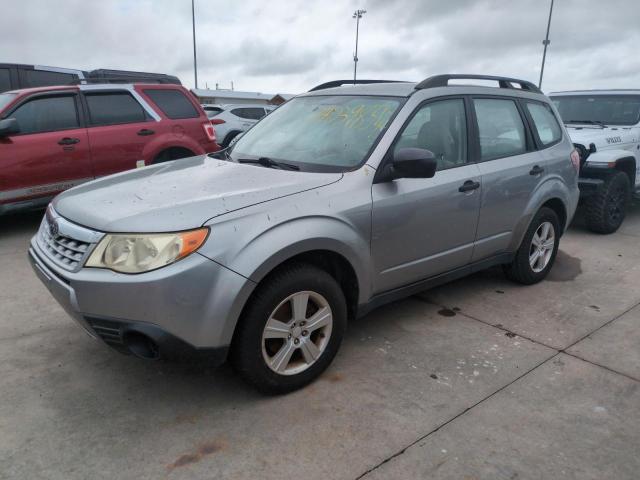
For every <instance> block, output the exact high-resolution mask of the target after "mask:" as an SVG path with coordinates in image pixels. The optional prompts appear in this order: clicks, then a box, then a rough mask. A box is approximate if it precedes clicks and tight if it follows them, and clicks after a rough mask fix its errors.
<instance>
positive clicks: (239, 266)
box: [201, 215, 371, 298]
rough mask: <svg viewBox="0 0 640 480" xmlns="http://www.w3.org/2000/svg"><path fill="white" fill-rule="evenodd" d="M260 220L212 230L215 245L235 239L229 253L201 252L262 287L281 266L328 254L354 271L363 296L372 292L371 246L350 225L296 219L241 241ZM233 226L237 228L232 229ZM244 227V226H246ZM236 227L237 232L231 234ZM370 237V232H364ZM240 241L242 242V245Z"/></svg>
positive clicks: (327, 219) (324, 219)
mask: <svg viewBox="0 0 640 480" xmlns="http://www.w3.org/2000/svg"><path fill="white" fill-rule="evenodd" d="M257 220H258V219H247V220H245V221H244V222H239V224H238V223H237V222H233V221H231V222H224V223H218V224H216V225H214V226H213V227H212V243H218V240H216V239H219V244H220V245H224V244H225V243H226V238H231V237H235V239H236V241H235V242H233V243H226V244H227V245H233V247H231V248H230V249H227V250H226V251H224V252H222V251H218V252H216V251H215V248H214V249H204V250H201V252H202V253H203V254H204V255H207V256H209V257H210V258H212V259H213V260H215V261H217V262H219V263H221V264H223V265H224V266H226V267H227V268H230V269H232V270H233V271H235V272H238V273H239V274H240V275H242V276H244V277H246V278H248V279H250V280H251V281H253V282H255V283H259V282H260V281H261V280H262V279H264V277H265V276H266V275H267V274H268V273H269V272H271V271H272V270H273V269H274V268H276V267H277V266H278V265H280V264H282V263H283V262H285V261H287V260H289V259H290V258H292V257H294V256H296V255H299V254H301V253H305V252H310V251H313V250H328V251H331V252H333V253H336V254H338V255H340V256H342V257H343V258H344V259H345V260H346V261H347V262H349V264H350V265H351V267H352V268H353V270H354V272H355V275H356V277H357V280H358V285H359V291H360V295H361V296H363V298H364V297H366V296H367V295H368V293H369V291H370V281H369V279H370V278H371V276H370V261H369V255H370V245H369V240H368V236H363V235H362V234H361V233H359V231H358V230H357V229H356V228H354V225H352V224H351V223H350V222H349V221H347V220H344V219H340V218H335V217H329V216H324V215H314V216H306V217H301V218H294V219H290V220H286V221H283V222H280V223H277V222H273V223H274V225H270V226H268V227H267V228H265V229H264V230H263V231H260V232H259V233H256V234H254V235H251V234H250V235H251V236H250V238H249V239H246V241H245V240H242V239H238V233H239V230H240V231H242V230H247V229H250V228H251V227H250V226H251V225H252V224H253V225H255V222H256V221H257ZM231 224H233V225H231ZM243 224H244V225H243ZM230 227H232V229H233V232H231V231H229V229H230ZM363 234H365V235H366V234H367V232H363ZM238 240H240V241H238Z"/></svg>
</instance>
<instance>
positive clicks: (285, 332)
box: [230, 264, 347, 394]
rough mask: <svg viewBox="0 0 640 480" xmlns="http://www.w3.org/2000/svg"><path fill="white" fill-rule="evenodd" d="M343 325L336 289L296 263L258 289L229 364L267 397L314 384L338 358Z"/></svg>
mask: <svg viewBox="0 0 640 480" xmlns="http://www.w3.org/2000/svg"><path fill="white" fill-rule="evenodd" d="M346 321H347V308H346V301H345V298H344V294H343V293H342V290H341V289H340V286H339V285H338V283H337V282H336V281H335V279H334V278H333V277H331V276H330V275H329V274H328V273H327V272H325V271H323V270H320V269H318V268H316V267H314V266H311V265H306V264H295V265H291V266H288V267H286V268H284V269H283V270H280V271H278V272H276V273H274V274H272V275H270V276H268V277H267V278H266V279H265V280H264V281H263V283H262V284H261V285H260V286H259V287H258V290H257V291H256V293H255V294H254V295H253V297H252V299H251V300H250V303H249V304H248V305H247V307H246V310H245V312H244V314H243V317H242V319H241V321H240V324H239V325H238V329H237V331H236V334H235V336H234V340H233V343H232V346H231V356H230V359H231V363H232V364H233V366H234V367H235V369H236V370H237V371H238V373H239V374H240V375H241V376H242V377H243V378H244V379H245V380H246V381H248V382H249V383H251V384H252V385H254V386H255V387H256V388H258V389H259V390H261V391H263V392H265V393H271V394H275V393H285V392H289V391H292V390H296V389H298V388H300V387H303V386H304V385H306V384H308V383H310V382H311V381H313V380H314V379H315V378H316V377H318V375H320V374H321V373H322V372H323V371H324V370H325V369H326V368H327V367H328V366H329V364H330V363H331V361H332V360H333V357H334V356H335V355H336V352H337V351H338V348H339V346H340V342H341V340H342V336H343V334H344V330H345V327H346Z"/></svg>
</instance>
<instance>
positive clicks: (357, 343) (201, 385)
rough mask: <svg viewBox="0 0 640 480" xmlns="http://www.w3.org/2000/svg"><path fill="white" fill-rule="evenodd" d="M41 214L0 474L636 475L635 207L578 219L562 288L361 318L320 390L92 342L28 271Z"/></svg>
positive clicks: (6, 358) (513, 289)
mask: <svg viewBox="0 0 640 480" xmlns="http://www.w3.org/2000/svg"><path fill="white" fill-rule="evenodd" d="M39 218H40V215H39V214H35V215H34V214H27V215H20V216H16V217H6V218H0V478H2V479H4V478H7V479H9V478H11V479H13V478H20V479H22V478H28V479H40V478H42V479H45V478H46V479H76V478H77V479H84V478H92V479H103V478H104V479H107V478H109V479H112V478H126V479H129V478H131V479H134V478H135V479H156V478H169V479H181V478H184V479H187V478H189V479H198V478H229V479H236V478H237V479H248V478H260V479H271V478H274V479H275V478H278V479H281V478H301V479H305V480H306V479H309V480H312V479H326V478H332V479H333V478H335V479H356V478H367V479H369V478H371V479H379V478H380V479H383V478H384V479H396V478H407V479H413V478H439V479H440V478H442V479H449V478H451V479H502V478H504V479H516V478H517V479H523V478H531V479H538V478H540V479H547V478H575V479H580V480H583V479H603V478H615V479H635V478H638V474H637V472H638V471H640V458H638V455H637V453H638V451H639V449H640V415H638V411H639V410H640V347H638V345H639V344H640V307H638V305H639V303H640V288H638V287H637V286H638V285H640V267H639V265H640V249H639V248H638V245H639V241H640V207H638V206H634V208H633V209H632V212H631V213H630V215H629V218H628V219H627V221H626V223H625V225H624V228H623V229H622V230H621V232H619V233H617V234H614V235H611V236H598V235H594V234H591V233H589V232H586V231H585V229H584V227H583V226H582V223H581V221H580V219H578V220H577V221H576V222H575V225H574V227H573V228H572V229H571V230H570V231H569V233H568V234H567V235H566V236H565V237H564V238H563V240H562V242H561V253H560V255H559V257H558V261H557V264H556V266H555V267H554V270H553V271H552V274H551V278H550V280H549V281H546V282H543V283H541V284H539V285H535V286H532V287H522V286H517V285H513V284H511V283H510V282H508V281H507V280H506V279H505V278H504V277H503V276H502V274H501V272H500V270H499V269H493V270H490V271H487V272H482V273H480V274H477V275H474V276H473V277H470V278H467V279H464V280H461V281H458V282H454V283H452V284H449V285H445V286H442V287H439V288H437V289H435V290H432V291H429V292H425V293H423V294H421V295H418V296H416V297H413V298H410V299H407V300H404V301H401V302H396V303H394V304H391V305H388V306H385V307H383V308H381V309H379V310H377V311H375V312H373V313H372V314H370V315H368V316H367V317H365V318H363V319H361V320H358V321H356V322H353V323H352V324H351V325H350V326H349V329H348V333H347V338H346V340H345V342H344V344H343V346H342V348H341V351H340V353H339V354H338V357H337V358H336V360H335V362H334V363H333V365H332V366H331V367H330V368H329V370H328V371H327V372H326V373H325V374H324V376H323V377H322V378H321V379H320V380H319V381H317V382H315V383H314V384H312V385H311V386H309V387H307V388H305V389H303V390H301V391H299V392H295V393H293V394H290V395H286V396H282V397H263V396H261V395H259V394H257V393H255V392H254V391H253V390H252V389H250V388H249V387H247V386H246V385H244V384H243V383H242V382H241V381H240V380H239V379H238V378H236V376H235V375H234V373H233V371H232V370H231V369H230V368H228V367H226V366H225V367H222V368H220V369H215V370H213V369H209V368H207V367H206V366H204V365H180V364H168V363H163V362H157V363H145V362H143V361H141V360H138V359H135V358H132V357H125V356H121V355H119V354H117V353H115V352H112V351H111V350H109V349H108V348H107V347H105V346H104V345H101V344H100V343H98V342H97V341H95V340H92V339H90V338H89V337H88V336H87V335H86V334H84V333H83V332H82V331H81V330H80V329H79V328H78V327H76V325H75V324H73V323H72V321H71V320H70V319H69V318H67V316H66V314H65V313H64V312H63V311H62V310H61V309H60V308H59V307H58V306H57V304H56V303H55V302H54V300H53V299H52V298H51V297H50V295H49V294H48V292H47V291H46V289H45V288H44V287H43V286H42V285H40V283H39V281H38V280H37V279H36V278H35V276H34V275H33V274H32V272H31V271H30V267H29V266H28V263H27V260H26V256H25V250H26V245H27V242H28V239H29V236H30V235H31V234H32V233H33V232H34V231H35V229H36V228H37V224H38V221H39Z"/></svg>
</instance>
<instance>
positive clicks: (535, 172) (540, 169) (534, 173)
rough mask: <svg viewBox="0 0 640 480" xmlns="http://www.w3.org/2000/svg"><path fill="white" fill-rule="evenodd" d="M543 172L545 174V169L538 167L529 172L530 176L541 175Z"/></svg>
mask: <svg viewBox="0 0 640 480" xmlns="http://www.w3.org/2000/svg"><path fill="white" fill-rule="evenodd" d="M542 172H544V168H542V167H540V166H538V165H536V166H535V167H533V168H532V169H531V170H530V171H529V175H540V174H541V173H542Z"/></svg>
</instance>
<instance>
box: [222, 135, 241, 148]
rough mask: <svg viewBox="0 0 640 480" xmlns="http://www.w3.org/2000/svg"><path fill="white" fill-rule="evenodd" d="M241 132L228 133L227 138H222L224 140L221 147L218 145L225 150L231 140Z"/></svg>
mask: <svg viewBox="0 0 640 480" xmlns="http://www.w3.org/2000/svg"><path fill="white" fill-rule="evenodd" d="M241 133H242V132H229V133H227V136H226V137H224V140H223V141H222V145H220V146H221V147H222V148H227V147H228V146H229V145H230V144H231V142H233V139H234V138H236V137H237V136H238V135H240V134H241Z"/></svg>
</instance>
